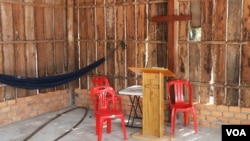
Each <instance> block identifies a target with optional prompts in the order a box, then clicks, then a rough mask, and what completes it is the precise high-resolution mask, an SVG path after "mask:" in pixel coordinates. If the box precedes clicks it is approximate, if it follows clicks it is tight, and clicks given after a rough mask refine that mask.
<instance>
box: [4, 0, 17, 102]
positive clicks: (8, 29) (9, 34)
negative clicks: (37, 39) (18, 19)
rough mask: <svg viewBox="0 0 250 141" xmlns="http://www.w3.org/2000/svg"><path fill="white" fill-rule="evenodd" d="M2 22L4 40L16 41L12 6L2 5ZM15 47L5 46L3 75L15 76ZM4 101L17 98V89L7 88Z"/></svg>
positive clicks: (11, 45)
mask: <svg viewBox="0 0 250 141" xmlns="http://www.w3.org/2000/svg"><path fill="white" fill-rule="evenodd" d="M1 21H5V22H2V39H3V41H12V40H13V39H14V35H13V33H14V31H13V17H12V5H11V4H2V5H1ZM14 56H15V54H14V45H13V44H4V45H3V73H4V74H9V75H14V70H15V69H14V68H15V60H14ZM4 93H5V95H4V100H11V99H15V98H16V93H15V88H13V87H10V86H6V87H5V89H4Z"/></svg>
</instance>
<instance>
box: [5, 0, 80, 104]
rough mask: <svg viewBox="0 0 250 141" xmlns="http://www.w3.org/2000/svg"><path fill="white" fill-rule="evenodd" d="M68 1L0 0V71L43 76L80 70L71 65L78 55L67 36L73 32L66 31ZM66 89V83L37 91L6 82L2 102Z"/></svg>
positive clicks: (10, 73)
mask: <svg viewBox="0 0 250 141" xmlns="http://www.w3.org/2000/svg"><path fill="white" fill-rule="evenodd" d="M67 2H68V1H66V0H1V1H0V9H1V11H0V31H1V37H0V56H1V57H0V73H3V74H9V75H15V76H26V77H42V76H47V75H56V74H61V73H65V72H67V71H71V70H75V69H77V68H76V67H77V66H75V65H72V64H75V56H72V54H75V52H74V48H68V47H70V45H68V36H69V35H70V33H71V32H72V31H71V30H67V24H68V23H67V20H66V19H67V13H66V12H67V11H66V10H67V6H66V4H67ZM70 2H72V1H71V0H70V1H69V3H70ZM72 6H73V5H72V4H71V7H72ZM71 9H72V8H71ZM68 11H69V10H68ZM71 11H73V9H72V10H71ZM67 32H70V33H67ZM72 33H73V32H72ZM72 51H73V53H72ZM70 54H71V55H70ZM70 59H73V60H70ZM69 60H70V61H69ZM64 88H65V85H63V86H58V87H56V88H48V89H41V90H39V91H38V90H25V89H20V88H14V87H10V86H6V85H4V84H3V85H1V87H0V101H6V100H10V99H15V98H19V97H26V96H30V95H35V94H38V93H41V92H49V91H54V90H61V89H64Z"/></svg>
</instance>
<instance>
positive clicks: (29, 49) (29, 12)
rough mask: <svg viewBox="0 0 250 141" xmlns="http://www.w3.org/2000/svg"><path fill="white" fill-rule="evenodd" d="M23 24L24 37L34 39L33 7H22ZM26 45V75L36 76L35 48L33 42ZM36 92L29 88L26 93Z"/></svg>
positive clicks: (29, 0)
mask: <svg viewBox="0 0 250 141" xmlns="http://www.w3.org/2000/svg"><path fill="white" fill-rule="evenodd" d="M25 2H33V0H25ZM24 15H25V16H24V18H25V20H24V26H25V37H26V40H34V39H35V17H34V7H32V6H26V7H24ZM25 47H26V61H27V64H28V65H27V72H28V73H27V76H28V77H37V75H36V57H37V56H36V55H37V53H36V52H37V48H36V45H35V44H33V43H27V44H26V45H25ZM35 94H37V91H36V90H29V91H28V95H35Z"/></svg>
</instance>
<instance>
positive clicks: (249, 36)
mask: <svg viewBox="0 0 250 141" xmlns="http://www.w3.org/2000/svg"><path fill="white" fill-rule="evenodd" d="M249 7H250V1H248V0H245V1H244V3H243V11H242V12H243V17H242V19H243V20H242V22H243V25H242V29H243V31H242V32H243V33H242V34H243V38H242V40H244V41H248V40H250V24H249V22H250V15H249V12H250V9H249ZM241 52H242V55H241V57H242V58H241V60H242V62H241V77H240V79H241V82H240V83H241V84H242V85H243V86H249V84H250V75H249V72H250V64H249V58H250V45H249V44H247V45H243V46H242V51H241Z"/></svg>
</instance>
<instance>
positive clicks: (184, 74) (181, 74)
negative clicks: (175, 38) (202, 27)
mask: <svg viewBox="0 0 250 141" xmlns="http://www.w3.org/2000/svg"><path fill="white" fill-rule="evenodd" d="M176 57H177V58H178V59H177V60H178V63H177V68H176V74H178V78H181V79H187V80H188V79H189V78H188V73H189V70H188V68H189V67H188V64H189V56H188V47H187V45H186V44H180V45H179V46H178V48H177V55H176Z"/></svg>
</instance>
